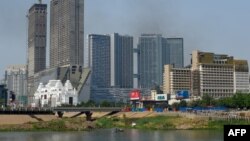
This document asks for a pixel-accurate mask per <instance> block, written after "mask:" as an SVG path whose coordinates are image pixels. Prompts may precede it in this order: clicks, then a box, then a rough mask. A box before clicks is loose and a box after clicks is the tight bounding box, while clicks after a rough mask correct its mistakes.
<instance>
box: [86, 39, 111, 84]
mask: <svg viewBox="0 0 250 141" xmlns="http://www.w3.org/2000/svg"><path fill="white" fill-rule="evenodd" d="M88 45H89V66H90V68H91V72H92V76H91V85H92V87H94V88H96V87H97V88H108V87H110V59H111V58H110V36H109V35H96V34H90V35H88Z"/></svg>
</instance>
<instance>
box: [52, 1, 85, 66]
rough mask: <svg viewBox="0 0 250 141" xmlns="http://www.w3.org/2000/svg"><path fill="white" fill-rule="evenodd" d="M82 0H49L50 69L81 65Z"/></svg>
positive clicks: (82, 33)
mask: <svg viewBox="0 0 250 141" xmlns="http://www.w3.org/2000/svg"><path fill="white" fill-rule="evenodd" d="M83 15H84V0H51V2H50V67H51V68H54V67H59V66H64V65H80V66H82V65H83V51H84V50H83V38H84V37H83V35H84V28H83V27H84V25H83V24H84V22H83Z"/></svg>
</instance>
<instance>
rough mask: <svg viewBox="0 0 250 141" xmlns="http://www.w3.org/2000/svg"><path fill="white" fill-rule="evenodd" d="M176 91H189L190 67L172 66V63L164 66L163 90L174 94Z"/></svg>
mask: <svg viewBox="0 0 250 141" xmlns="http://www.w3.org/2000/svg"><path fill="white" fill-rule="evenodd" d="M178 91H188V92H189V93H190V92H191V69H190V68H174V67H173V65H165V66H164V74H163V92H164V93H165V94H172V95H175V94H176V93H177V92H178Z"/></svg>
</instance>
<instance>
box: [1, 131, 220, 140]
mask: <svg viewBox="0 0 250 141" xmlns="http://www.w3.org/2000/svg"><path fill="white" fill-rule="evenodd" d="M0 141H223V132H221V131H211V130H210V131H208V130H201V131H198V130H167V131H149V130H135V129H125V130H124V131H123V132H115V129H101V130H93V131H85V132H0Z"/></svg>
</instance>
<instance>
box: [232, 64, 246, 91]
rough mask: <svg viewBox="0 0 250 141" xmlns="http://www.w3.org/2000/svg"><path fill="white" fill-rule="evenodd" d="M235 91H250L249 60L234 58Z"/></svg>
mask: <svg viewBox="0 0 250 141" xmlns="http://www.w3.org/2000/svg"><path fill="white" fill-rule="evenodd" d="M234 93H249V69H248V62H247V60H234Z"/></svg>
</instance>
